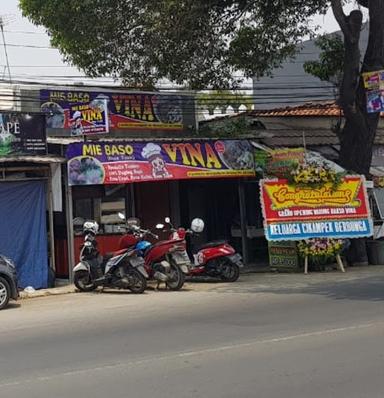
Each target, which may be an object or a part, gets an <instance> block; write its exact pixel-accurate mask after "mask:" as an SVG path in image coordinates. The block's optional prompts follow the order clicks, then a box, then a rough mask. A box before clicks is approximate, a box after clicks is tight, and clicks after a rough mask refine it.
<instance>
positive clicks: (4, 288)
mask: <svg viewBox="0 0 384 398" xmlns="http://www.w3.org/2000/svg"><path fill="white" fill-rule="evenodd" d="M10 298H11V288H10V286H9V283H8V282H7V281H6V280H5V279H4V278H0V310H2V309H3V308H5V307H6V306H7V305H8V302H9V299H10Z"/></svg>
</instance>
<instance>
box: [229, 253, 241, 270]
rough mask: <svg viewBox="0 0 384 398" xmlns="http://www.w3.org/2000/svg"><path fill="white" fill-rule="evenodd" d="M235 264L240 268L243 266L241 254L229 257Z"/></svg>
mask: <svg viewBox="0 0 384 398" xmlns="http://www.w3.org/2000/svg"><path fill="white" fill-rule="evenodd" d="M228 258H229V259H230V260H231V261H232V262H233V263H235V264H237V265H238V266H239V267H242V266H243V262H242V258H241V256H240V254H238V253H236V254H234V255H233V256H229V257H228Z"/></svg>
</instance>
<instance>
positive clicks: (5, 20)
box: [0, 16, 13, 83]
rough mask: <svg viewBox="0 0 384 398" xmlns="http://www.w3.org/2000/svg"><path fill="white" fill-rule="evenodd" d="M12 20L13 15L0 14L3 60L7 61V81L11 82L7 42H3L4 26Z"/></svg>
mask: <svg viewBox="0 0 384 398" xmlns="http://www.w3.org/2000/svg"><path fill="white" fill-rule="evenodd" d="M12 20H13V17H11V16H8V17H6V16H0V29H1V35H2V38H3V45H4V54H5V61H6V63H7V69H8V77H9V83H12V77H11V68H10V66H9V58H8V51H7V43H6V42H5V35H4V26H5V25H7V24H8V23H10V22H12Z"/></svg>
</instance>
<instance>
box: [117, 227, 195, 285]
mask: <svg viewBox="0 0 384 398" xmlns="http://www.w3.org/2000/svg"><path fill="white" fill-rule="evenodd" d="M135 220H136V222H133V221H131V220H127V228H128V233H127V235H126V236H125V237H123V238H122V240H121V241H120V248H121V249H124V248H127V246H129V245H132V244H133V243H134V242H135V240H136V244H135V246H134V247H135V249H136V250H138V251H139V252H140V253H141V254H142V256H143V257H144V260H145V270H146V271H147V273H148V275H149V279H152V280H156V281H157V282H158V286H159V284H160V283H161V282H164V283H165V284H166V286H167V287H168V288H169V289H170V290H180V289H181V288H182V287H183V285H184V282H185V276H186V275H187V274H188V273H189V266H190V259H189V257H188V254H187V252H186V242H185V240H184V239H170V240H165V241H160V242H157V243H155V244H152V243H151V242H149V241H147V240H145V238H146V237H147V236H151V237H153V238H155V239H158V236H157V235H155V234H153V233H152V232H151V231H150V230H149V229H142V228H141V227H140V225H139V222H138V220H137V219H135ZM127 242H128V243H127Z"/></svg>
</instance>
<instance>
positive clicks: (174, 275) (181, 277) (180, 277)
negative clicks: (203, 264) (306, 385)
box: [165, 264, 185, 290]
mask: <svg viewBox="0 0 384 398" xmlns="http://www.w3.org/2000/svg"><path fill="white" fill-rule="evenodd" d="M184 282H185V274H184V272H183V271H182V270H181V269H180V268H179V267H178V266H177V265H175V264H171V270H170V279H169V280H168V281H167V282H166V283H165V284H166V285H167V287H168V289H170V290H180V289H181V288H182V287H183V286H184Z"/></svg>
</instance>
